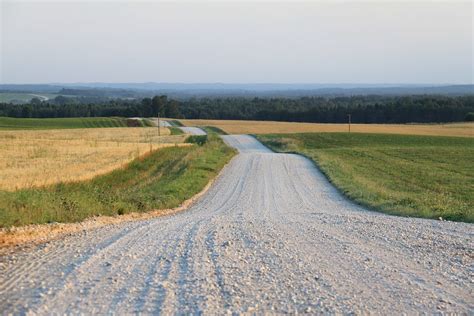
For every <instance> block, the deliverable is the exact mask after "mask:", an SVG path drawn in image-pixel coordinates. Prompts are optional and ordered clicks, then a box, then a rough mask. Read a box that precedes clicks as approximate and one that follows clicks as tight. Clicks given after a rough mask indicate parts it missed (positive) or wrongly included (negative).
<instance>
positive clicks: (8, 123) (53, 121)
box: [0, 117, 153, 130]
mask: <svg viewBox="0 0 474 316" xmlns="http://www.w3.org/2000/svg"><path fill="white" fill-rule="evenodd" d="M127 126H128V127H146V126H153V124H152V123H151V122H150V121H149V120H147V119H143V120H135V119H127V118H120V117H79V118H41V119H36V118H11V117H0V130H13V129H15V130H23V129H35V130H38V129H73V128H99V127H127Z"/></svg>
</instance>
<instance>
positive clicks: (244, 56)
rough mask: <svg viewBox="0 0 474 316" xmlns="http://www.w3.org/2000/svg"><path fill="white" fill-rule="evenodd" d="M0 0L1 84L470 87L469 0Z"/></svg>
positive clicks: (473, 68) (471, 28)
mask: <svg viewBox="0 0 474 316" xmlns="http://www.w3.org/2000/svg"><path fill="white" fill-rule="evenodd" d="M0 2H1V6H0V10H1V33H0V35H1V38H0V45H1V47H0V52H1V56H0V58H1V63H0V67H1V68H0V83H51V82H57V83H60V82H63V83H66V82H150V81H153V82H182V83H208V82H222V83H434V84H440V83H441V84H444V83H450V84H451V83H452V84H469V83H473V73H474V66H473V59H474V55H473V50H474V47H473V46H474V44H473V21H472V20H473V5H472V2H470V1H467V2H458V1H445V2H439V1H438V2H433V1H422V2H413V1H398V2H386V1H372V2H358V1H307V2H301V1H297V2H270V1H259V2H252V1H246V2H228V1H225V2H196V1H194V2H184V1H177V2H150V1H146V2H144V1H141V2H135V1H133V2H132V1H120V2H119V1H102V2H97V1H88V2H86V1H67V2H65V1H62V2H59V1H56V2H43V1H34V2H27V1H11V0H0Z"/></svg>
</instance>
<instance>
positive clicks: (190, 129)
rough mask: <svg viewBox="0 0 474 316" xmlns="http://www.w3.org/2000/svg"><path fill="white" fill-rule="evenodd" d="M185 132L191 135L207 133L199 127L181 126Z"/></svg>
mask: <svg viewBox="0 0 474 316" xmlns="http://www.w3.org/2000/svg"><path fill="white" fill-rule="evenodd" d="M179 128H180V129H181V130H182V131H183V132H184V133H186V134H191V135H206V132H205V131H203V130H202V129H200V128H199V127H184V126H181V127H179Z"/></svg>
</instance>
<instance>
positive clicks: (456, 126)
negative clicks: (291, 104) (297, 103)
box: [180, 120, 474, 137]
mask: <svg viewBox="0 0 474 316" xmlns="http://www.w3.org/2000/svg"><path fill="white" fill-rule="evenodd" d="M180 122H181V123H182V124H184V125H185V126H197V127H203V126H213V127H217V128H219V129H221V130H222V131H224V132H225V133H228V134H286V133H326V132H327V133H337V132H347V131H348V125H347V124H321V123H295V122H270V121H236V120H180ZM351 131H352V132H353V133H377V134H382V133H383V134H405V135H431V136H462V137H474V122H469V123H468V122H466V123H448V124H352V125H351Z"/></svg>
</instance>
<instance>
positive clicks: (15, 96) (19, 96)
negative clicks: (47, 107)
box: [0, 92, 58, 103]
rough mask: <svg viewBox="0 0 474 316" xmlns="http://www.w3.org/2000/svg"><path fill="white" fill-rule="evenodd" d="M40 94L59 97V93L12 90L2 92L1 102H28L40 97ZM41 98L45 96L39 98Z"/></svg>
mask: <svg viewBox="0 0 474 316" xmlns="http://www.w3.org/2000/svg"><path fill="white" fill-rule="evenodd" d="M38 96H42V97H46V98H49V99H53V98H55V97H57V96H58V95H57V94H51V93H12V92H0V103H9V102H12V101H14V102H18V103H28V102H30V101H31V99H33V98H35V97H36V98H39V97H38ZM39 99H40V100H42V99H44V98H39Z"/></svg>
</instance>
